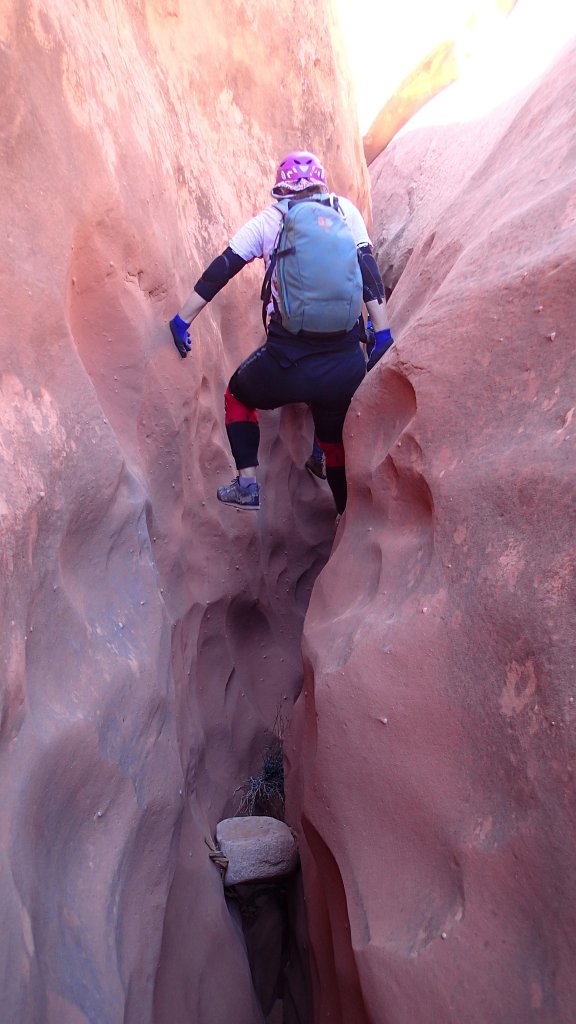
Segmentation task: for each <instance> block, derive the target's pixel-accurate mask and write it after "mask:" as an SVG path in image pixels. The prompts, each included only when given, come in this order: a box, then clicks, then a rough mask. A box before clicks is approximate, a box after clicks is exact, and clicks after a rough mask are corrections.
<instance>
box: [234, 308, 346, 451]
mask: <svg viewBox="0 0 576 1024" xmlns="http://www.w3.org/2000/svg"><path fill="white" fill-rule="evenodd" d="M363 337H364V333H363V329H362V325H361V322H359V324H358V325H356V326H355V327H354V328H353V330H352V331H349V332H348V333H347V334H345V335H326V336H325V337H322V338H318V337H313V336H311V335H307V336H306V335H301V334H300V335H293V334H290V333H289V332H288V331H286V330H285V328H284V327H282V324H281V323H279V322H278V321H277V320H274V319H273V320H272V321H271V322H270V325H269V328H268V337H267V341H266V343H265V344H264V345H262V346H261V348H258V349H256V351H255V352H253V353H252V354H251V355H249V356H248V358H247V359H245V360H244V362H243V363H241V364H240V366H239V367H238V369H237V370H236V372H235V373H234V374H233V375H232V377H231V379H230V384H229V387H230V391H231V392H232V394H233V395H234V397H235V398H237V399H238V401H239V402H242V404H243V405H245V406H247V407H248V408H249V409H277V408H278V407H279V406H282V405H291V404H292V403H294V402H305V403H306V404H307V405H309V406H310V408H311V411H312V416H313V418H314V424H315V428H316V434H317V436H318V438H319V440H321V441H329V442H333V443H334V442H338V441H341V440H342V428H343V425H344V419H345V417H346V413H347V411H348V406H349V405H350V402H351V399H352V395H353V394H354V392H355V391H356V388H357V387H358V385H359V384H360V383H361V381H362V380H363V378H364V375H365V372H366V364H365V359H364V354H363V350H362V348H361V347H360V338H363Z"/></svg>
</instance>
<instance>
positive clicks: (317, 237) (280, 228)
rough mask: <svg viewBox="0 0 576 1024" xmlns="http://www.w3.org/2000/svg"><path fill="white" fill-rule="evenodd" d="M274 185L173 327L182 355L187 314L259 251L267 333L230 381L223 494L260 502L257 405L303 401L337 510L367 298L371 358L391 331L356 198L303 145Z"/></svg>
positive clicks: (224, 498)
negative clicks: (329, 180)
mask: <svg viewBox="0 0 576 1024" xmlns="http://www.w3.org/2000/svg"><path fill="white" fill-rule="evenodd" d="M272 196H273V198H274V202H273V203H272V204H271V205H269V206H267V207H266V208H265V209H264V210H262V211H261V212H260V213H258V214H257V215H256V216H255V217H253V218H252V219H251V220H249V221H248V222H247V223H246V224H244V226H243V227H241V228H240V230H239V231H237V232H236V234H235V235H234V236H233V237H232V238H231V239H230V242H229V244H228V246H227V247H226V249H225V250H224V251H223V252H222V253H221V254H220V256H217V257H216V259H215V260H213V262H212V263H211V264H210V266H209V267H207V268H206V270H205V271H204V273H203V274H202V276H201V277H200V278H199V280H198V281H197V282H196V284H195V285H194V289H193V291H192V292H191V294H190V295H189V297H188V298H187V299H186V301H185V302H184V305H183V306H182V308H181V309H180V311H179V312H178V313H177V314H176V316H174V317H173V319H172V320H171V321H170V325H169V326H170V331H171V333H172V337H173V340H174V343H175V345H176V348H177V349H178V352H179V353H180V355H181V356H182V358H185V357H186V356H187V355H188V352H189V351H190V349H191V345H192V343H191V338H190V333H189V328H190V325H191V324H192V322H193V321H194V320H195V318H196V317H197V316H198V314H199V313H200V311H201V310H202V309H203V308H204V306H206V304H207V303H208V302H210V301H211V300H212V299H213V298H214V296H215V295H217V294H218V292H219V291H220V290H221V289H222V288H223V287H224V286H225V285H226V284H227V283H228V281H230V280H231V278H233V277H234V276H235V275H236V274H237V273H239V271H240V270H242V268H243V267H245V266H246V264H247V263H250V262H251V261H252V260H253V259H257V258H260V259H263V260H264V263H265V266H266V274H265V278H264V285H263V288H262V296H261V298H262V300H263V303H264V307H263V319H264V323H265V327H266V342H265V343H264V344H263V345H261V346H260V347H259V348H257V349H256V351H255V352H252V354H251V355H249V356H248V358H247V359H245V360H244V362H242V363H241V364H240V366H239V367H238V369H237V370H236V371H235V372H234V373H233V374H232V377H231V378H230V381H229V384H228V388H227V390H226V395H225V402H224V406H225V426H226V433H227V435H228V440H229V443H230V447H231V450H232V456H233V459H234V462H235V464H236V469H237V476H236V477H235V478H234V480H233V481H232V483H231V484H228V485H226V486H223V487H219V488H218V490H217V497H218V500H219V501H221V502H223V503H224V504H227V505H232V506H234V507H236V508H240V509H258V508H259V507H260V487H259V484H258V481H257V478H256V469H257V466H258V446H259V440H260V428H259V425H258V410H260V409H276V408H278V407H280V406H284V405H289V404H292V403H297V402H305V403H307V404H308V405H309V406H310V409H311V412H312V417H313V420H314V429H315V435H316V438H317V440H318V443H319V445H320V448H321V449H322V452H323V454H324V457H325V462H326V477H327V480H328V484H329V486H330V489H331V491H332V495H333V497H334V502H335V505H336V509H337V511H338V513H342V512H343V511H344V508H345V505H346V471H345V464H344V446H343V443H342V430H343V426H344V420H345V417H346V413H347V411H348V407H349V405H350V401H351V399H352V395H353V394H354V392H355V391H356V388H357V387H358V385H359V384H360V383H361V381H362V379H363V377H364V374H365V372H366V363H365V359H364V355H363V353H362V350H361V348H360V344H359V341H360V340H361V339H362V338H363V336H364V326H363V321H362V316H361V307H362V301H364V303H365V305H366V308H367V310H368V312H369V315H370V317H371V319H372V322H373V324H374V330H375V346H374V349H373V351H372V354H371V356H370V360H369V362H368V368H371V366H373V365H375V363H376V362H377V361H378V359H379V358H381V356H382V355H383V354H384V352H385V351H386V350H387V348H388V347H389V346H390V345H391V344H392V341H393V339H392V335H391V332H390V327H389V323H388V316H387V311H386V303H385V300H384V287H383V284H382V279H381V276H380V273H379V270H378V267H377V264H376V261H375V259H374V256H373V254H372V246H371V243H370V238H369V236H368V231H367V229H366V225H365V223H364V220H363V218H362V215H361V214H360V212H359V211H358V210H357V209H356V207H355V206H354V205H353V203H352V202H351V201H350V200H349V199H346V198H345V197H342V196H337V195H335V194H333V193H330V192H329V190H328V187H327V185H326V177H325V173H324V168H323V167H322V164H321V163H320V161H319V159H318V157H316V156H315V155H314V154H313V153H309V152H302V151H299V152H293V153H289V154H288V156H286V157H284V159H283V160H282V162H281V163H280V165H279V167H278V170H277V173H276V180H275V183H274V187H273V188H272Z"/></svg>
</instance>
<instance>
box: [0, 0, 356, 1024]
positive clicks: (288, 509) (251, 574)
mask: <svg viewBox="0 0 576 1024" xmlns="http://www.w3.org/2000/svg"><path fill="white" fill-rule="evenodd" d="M314 32H316V33H320V34H321V36H322V39H323V46H322V47H321V48H316V47H315V46H314V45H313V43H312V39H313V35H314ZM339 47H340V44H339V40H338V36H337V30H336V21H335V16H334V14H333V11H332V7H331V5H330V3H326V4H324V3H321V4H318V3H317V2H314V3H313V2H312V0H310V2H308V3H304V4H300V6H299V9H298V23H297V24H295V23H294V20H293V11H292V9H291V8H289V7H288V8H285V7H282V6H280V7H278V6H276V5H272V4H271V3H268V2H259V3H256V4H252V5H245V4H243V3H240V0H227V2H226V3H224V2H219V0H216V2H213V3H211V4H206V3H204V2H200V0H186V2H184V0H182V2H181V0H140V2H132V0H99V2H98V3H96V4H88V3H86V2H81V3H79V4H74V3H71V2H70V0H51V2H50V3H47V2H42V0H17V2H16V0H15V2H14V3H12V4H4V5H3V8H2V13H1V14H0V83H1V94H2V99H1V101H0V103H1V106H2V118H1V123H0V132H1V140H2V142H1V144H2V164H1V169H0V175H1V182H2V196H3V200H2V211H3V231H2V235H1V237H0V255H1V271H0V287H1V295H2V314H3V315H2V325H1V327H0V345H1V350H2V360H1V367H0V478H1V493H0V530H1V564H2V570H1V587H2V605H1V608H2V614H1V625H0V628H1V630H2V644H1V651H2V692H1V700H2V714H1V731H0V760H1V764H2V801H1V803H0V807H1V818H0V844H1V851H2V852H1V858H0V907H1V912H2V920H3V939H2V941H1V943H0V946H1V951H2V979H3V988H2V1013H1V1016H2V1020H3V1021H6V1022H7V1024H8V1022H10V1024H16V1022H18V1024H118V1022H120V1021H122V1022H124V1024H146V1022H150V1021H152V1020H154V1021H155V1022H156V1024H175V1022H178V1024H184V1022H188V1021H190V1022H194V1021H196V1022H200V1021H201V1022H202V1024H211V1022H214V1024H221V1022H222V1021H223V1020H233V1021H234V1022H235V1024H254V1022H256V1021H260V1020H263V1019H264V1010H263V1009H262V1007H261V1006H260V1005H258V1004H257V1001H256V997H255V994H254V989H253V986H252V980H251V977H250V972H249V969H248V961H247V958H246V951H245V948H244V942H243V939H242V935H241V932H240V931H239V930H238V928H237V926H236V923H235V920H234V919H233V917H232V916H231V915H230V914H229V912H228V910H227V908H226V904H225V901H224V895H223V889H222V882H221V878H220V872H219V870H218V868H217V867H216V866H215V865H214V864H213V863H212V861H211V860H210V858H209V849H208V846H207V844H209V843H210V842H211V840H212V837H213V835H214V830H215V825H216V822H217V821H218V820H219V818H222V817H225V816H227V815H228V814H230V813H232V814H233V813H235V811H236V809H237V807H238V803H239V799H240V796H239V792H238V791H239V788H240V787H241V786H242V784H243V783H244V782H245V780H246V779H247V778H248V777H249V775H250V773H251V772H253V771H255V770H256V769H257V768H258V766H259V762H260V758H261V754H262V749H263V747H264V746H265V744H266V742H267V741H268V739H269V737H270V730H271V729H272V726H273V723H274V721H275V719H276V716H277V713H278V710H279V709H280V710H282V709H283V708H284V707H289V706H291V703H292V700H293V698H294V696H295V694H296V693H297V692H298V691H299V688H300V685H301V657H300V633H301V624H302V620H303V616H304V613H305V610H306V607H307V603H308V598H309V594H310V591H311V588H312V584H313V582H314V579H315V576H316V574H317V572H318V570H319V569H320V568H321V566H322V565H323V564H324V561H325V559H326V557H327V554H328V551H329V548H330V544H331V542H332V537H333V532H334V512H333V507H332V502H331V499H330V497H329V494H328V492H327V491H326V490H325V488H322V486H321V485H319V484H318V483H317V482H315V481H314V480H313V479H311V478H309V477H308V476H307V474H305V473H304V472H303V470H302V466H303V463H304V460H305V459H306V457H307V456H308V454H309V450H310V443H311V437H312V427H311V423H310V421H309V419H308V416H307V414H306V411H305V410H304V409H295V410H288V411H286V412H284V413H282V414H280V413H278V414H276V413H271V414H269V415H266V416H264V417H263V445H262V462H263V469H262V481H263V491H264V500H263V508H262V511H261V513H260V514H259V516H253V517H251V516H248V517H244V516H242V514H240V513H236V512H235V511H234V510H231V509H229V508H225V507H223V506H219V505H218V504H217V502H216V501H215V490H216V487H217V486H218V485H219V484H221V483H226V482H228V481H229V479H230V478H231V476H232V475H233V467H232V464H231V460H230V456H229V453H228V451H227V447H226V443H225V434H224V427H223V392H224V388H225V384H226V381H227V378H228V376H229V374H230V372H231V370H232V369H233V368H234V366H235V365H236V364H237V362H238V361H239V360H240V358H241V357H243V356H244V355H246V354H247V353H248V352H249V351H251V350H252V349H253V348H254V347H255V346H256V345H257V344H258V343H259V342H260V341H261V337H262V328H261V321H260V307H259V301H258V292H259V283H260V279H259V270H258V269H256V268H255V267H253V268H248V269H247V270H246V271H245V272H244V273H243V274H242V275H240V277H239V278H237V279H236V280H235V281H234V282H232V283H231V284H230V286H229V287H228V289H227V290H226V291H225V292H224V293H223V294H222V295H221V296H219V297H218V298H217V299H216V300H215V301H214V303H213V304H212V305H211V306H210V308H209V310H207V311H205V312H204V313H203V315H202V317H201V318H200V319H199V320H198V321H197V322H196V324H195V325H194V330H193V340H194V347H193V351H192V353H191V355H190V357H189V358H188V359H187V360H186V361H183V360H181V359H180V357H179V356H178V354H177V352H176V350H175V348H174V346H173V344H172V340H171V338H170V335H169V333H168V329H167V321H168V319H169V318H170V317H171V316H172V315H173V314H174V313H175V312H176V310H177V309H178V307H179V304H180V303H181V301H182V300H183V299H184V297H185V295H186V294H187V292H188V291H189V290H190V289H191V288H192V285H193V283H194V281H195V280H196V278H197V277H198V275H199V272H200V270H201V269H202V268H203V267H204V266H205V265H206V264H207V262H208V261H209V260H210V259H212V258H213V256H215V255H216V254H217V253H218V252H220V251H221V250H222V249H223V248H224V246H225V245H226V243H227V240H228V238H229V237H230V234H231V233H232V231H233V230H235V229H236V228H237V227H238V226H239V225H240V224H241V223H242V222H243V221H244V220H246V219H247V218H248V217H250V216H251V215H252V214H253V213H254V212H256V211H257V210H258V209H259V208H260V207H261V206H262V205H265V204H266V203H267V202H268V200H269V188H270V186H271V184H272V182H273V174H274V169H275V166H276V164H277V162H278V160H279V159H280V158H281V157H282V156H283V155H284V153H285V152H286V150H289V149H291V148H294V147H295V146H296V147H313V148H314V149H316V150H317V151H318V152H319V153H320V154H321V155H322V157H323V158H324V160H325V162H326V164H327V167H328V169H329V172H330V177H331V182H332V183H333V185H334V186H335V187H336V188H337V189H339V190H343V191H347V192H348V193H349V194H350V195H351V196H352V197H354V198H356V199H357V200H358V201H359V202H360V203H361V204H364V205H365V204H366V202H367V195H368V181H367V175H366V171H365V168H364V169H363V165H362V160H361V142H360V140H359V134H358V130H357V126H356V115H355V111H354V106H353V94H352V91H351V87H350V81H349V77H348V72H347V68H346V65H345V63H344V60H343V57H342V53H341V50H340V48H339ZM294 1000H295V1002H296V1004H297V1002H298V999H297V993H296V995H295V996H294ZM264 1009H266V1008H264ZM266 1012H267V1011H266ZM300 1012H301V1011H300V1010H299V1009H298V1006H297V1005H296V1007H295V1009H294V1015H293V1017H292V1018H288V1017H287V1018H286V1019H293V1020H296V1019H299V1020H300V1019H302V1020H303V1019H304V1018H303V1017H301V1016H299V1014H300ZM304 1012H307V1011H306V1009H304V1010H302V1013H304Z"/></svg>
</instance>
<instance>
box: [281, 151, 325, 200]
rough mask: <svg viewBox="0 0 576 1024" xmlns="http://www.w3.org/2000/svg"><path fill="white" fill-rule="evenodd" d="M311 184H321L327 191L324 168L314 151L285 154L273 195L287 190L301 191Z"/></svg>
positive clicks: (323, 189)
mask: <svg viewBox="0 0 576 1024" xmlns="http://www.w3.org/2000/svg"><path fill="white" fill-rule="evenodd" d="M311 185H320V186H321V187H322V191H323V192H327V191H328V189H327V186H326V176H325V174H324V168H323V167H322V164H321V163H320V161H319V159H318V157H317V156H314V153H306V152H301V151H299V152H296V153H288V156H285V157H284V159H283V160H282V162H281V163H280V166H279V167H278V170H277V171H276V182H275V185H274V188H273V189H272V195H273V196H276V195H283V194H285V193H286V192H300V191H302V189H305V188H310V186H311Z"/></svg>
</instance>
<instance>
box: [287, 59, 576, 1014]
mask: <svg viewBox="0 0 576 1024" xmlns="http://www.w3.org/2000/svg"><path fill="white" fill-rule="evenodd" d="M575 90H576V48H575V46H574V45H572V47H571V48H570V49H569V50H568V51H567V52H566V53H565V55H564V56H563V58H562V59H560V60H559V61H558V62H557V64H556V65H555V66H554V67H553V68H552V69H551V70H550V72H549V73H548V74H546V75H545V76H544V77H543V79H542V80H541V81H540V82H538V83H535V84H534V85H533V86H531V87H530V88H528V89H527V90H526V91H525V92H524V93H523V95H522V96H520V97H517V98H516V99H515V100H514V101H512V102H510V103H509V104H508V105H507V106H506V107H504V108H502V109H501V110H499V111H495V112H494V114H493V115H492V116H491V117H490V118H488V119H486V120H485V121H483V122H481V123H476V124H469V125H454V126H451V127H449V128H445V129H442V128H436V129H429V130H425V131H417V132H414V133H409V134H406V135H405V136H404V137H403V138H401V139H399V140H397V141H396V142H395V143H393V144H392V145H391V146H390V148H389V150H388V151H387V152H386V153H384V154H382V156H381V157H380V158H379V159H378V160H377V161H376V163H375V164H374V166H373V169H372V170H373V182H374V190H375V191H374V208H375V223H376V225H377V231H378V247H379V258H380V260H381V263H382V266H383V269H384V270H386V272H387V275H388V283H389V286H390V287H393V286H394V292H393V295H392V299H391V302H390V313H391V320H392V324H393V326H394V332H395V334H396V337H397V347H396V350H395V351H394V353H393V355H392V356H391V358H390V359H389V360H387V361H386V362H385V363H381V364H380V365H379V367H378V369H377V370H375V371H374V372H373V373H372V374H370V375H369V377H368V378H367V380H366V382H365V384H363V385H362V386H361V388H360V389H359V391H358V393H357V395H356V397H355V399H354V402H353V405H352V409H351V412H350V415H349V419H348V428H347V436H346V443H347V465H348V472H349V488H350V500H349V505H348V509H347V511H346V515H345V518H344V520H343V522H342V524H341V526H340V528H339V531H338V534H337V538H336V544H335V549H334V551H333V553H332V557H331V559H330V561H329V563H328V565H327V567H326V568H325V570H324V571H323V573H322V574H321V576H320V577H319V580H318V581H317V584H316V587H315V589H314V592H313V595H312V601H311V604H310V609H309V612H308V616H307V619H306V624H305V644H304V650H305V659H306V665H307V668H306V679H305V686H304V691H303V694H302V696H301V697H300V699H299V701H298V702H297V705H296V717H295V719H294V728H293V730H292V735H291V744H290V748H289V757H290V762H291V771H290V787H289V788H290V793H291V812H292V815H293V819H294V821H296V820H297V821H298V823H299V833H300V839H301V843H302V855H303V858H304V867H305V871H304V878H305V887H306V893H307V905H308V910H309V925H310V935H311V942H312V947H313V950H314V961H315V972H316V975H315V976H316V998H317V1006H316V1018H315V1019H316V1021H317V1024H327V1022H328V1021H330V1024H348V1022H350V1021H354V1024H529V1022H532V1021H533V1022H542V1024H544V1022H545V1024H572V1022H573V1021H574V1020H575V1019H576V980H575V974H574V969H573V949H574V946H575V943H576V920H575V915H574V907H575V906H576V873H575V871H574V849H575V848H576V815H575V801H574V798H575V789H574V765H575V763H576V742H575V728H576V705H575V699H576V692H575V688H574V643H575V639H576V630H575V621H574V606H575V600H576V592H575V582H574V581H575V575H574V567H575V559H576V549H575V539H574V538H575V526H576V521H575V512H574V464H575V460H574V452H575V443H576V433H575V423H576V418H575V415H574V413H575V394H576V356H575V347H574V334H575V330H576V293H575V290H574V279H575V274H576V260H575V255H574V254H575V252H576V204H575V199H574V196H575V186H576V165H575V162H574V152H575V151H574V139H575V138H576V113H575V107H574V102H573V97H574V95H575Z"/></svg>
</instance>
